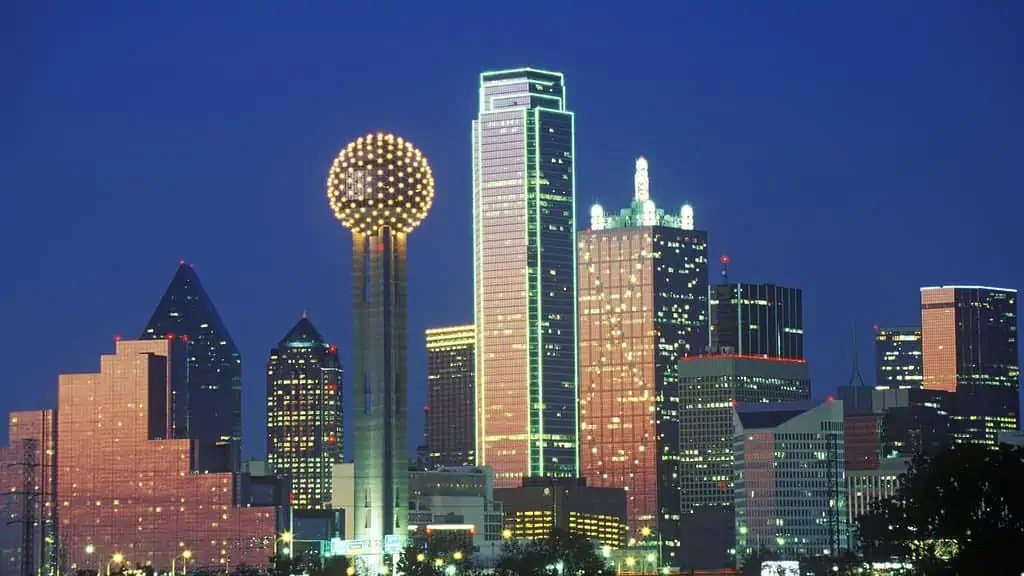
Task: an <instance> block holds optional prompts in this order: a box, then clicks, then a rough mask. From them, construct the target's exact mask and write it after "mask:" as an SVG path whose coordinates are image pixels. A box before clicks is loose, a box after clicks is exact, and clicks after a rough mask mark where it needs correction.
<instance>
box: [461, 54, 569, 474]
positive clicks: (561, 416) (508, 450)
mask: <svg viewBox="0 0 1024 576" xmlns="http://www.w3.org/2000/svg"><path fill="white" fill-rule="evenodd" d="M573 125H574V119H573V113H572V112H571V111H569V110H568V109H567V108H566V104H565V79H564V78H563V76H562V75H561V74H559V73H556V72H546V71H542V70H534V69H530V68H521V69H516V70H502V71H496V72H485V73H484V74H482V75H481V76H480V108H479V114H478V116H477V118H476V120H474V121H473V131H472V140H473V270H474V278H473V281H474V306H475V315H474V316H475V325H476V328H477V342H476V386H477V394H476V417H477V427H476V429H477V438H476V443H477V448H476V459H477V464H479V465H488V466H491V467H492V468H493V469H494V479H495V480H494V481H495V486H497V487H512V486H518V485H519V483H520V480H521V479H522V478H523V477H527V476H536V477H555V478H571V477H575V476H576V475H577V470H578V469H579V453H578V445H577V432H578V422H577V409H578V407H577V397H578V391H577V377H576V347H577V345H576V221H575V194H574V190H575V150H574V148H575V142H574V139H573ZM524 271H525V274H524Z"/></svg>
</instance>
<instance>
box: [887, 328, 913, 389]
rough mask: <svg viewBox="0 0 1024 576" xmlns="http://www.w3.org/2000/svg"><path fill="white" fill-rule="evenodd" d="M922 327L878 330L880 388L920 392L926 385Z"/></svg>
mask: <svg viewBox="0 0 1024 576" xmlns="http://www.w3.org/2000/svg"><path fill="white" fill-rule="evenodd" d="M921 338H922V334H921V327H920V326H876V327H875V367H876V383H877V384H876V385H877V386H880V387H884V388H920V387H921V383H922V382H923V381H924V360H923V354H922V351H921Z"/></svg>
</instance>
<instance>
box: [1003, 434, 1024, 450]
mask: <svg viewBox="0 0 1024 576" xmlns="http://www.w3.org/2000/svg"><path fill="white" fill-rule="evenodd" d="M999 443H1000V444H1004V445H1006V446H1016V447H1022V446H1024V432H1022V431H1020V430H1018V431H1016V432H1000V433H999Z"/></svg>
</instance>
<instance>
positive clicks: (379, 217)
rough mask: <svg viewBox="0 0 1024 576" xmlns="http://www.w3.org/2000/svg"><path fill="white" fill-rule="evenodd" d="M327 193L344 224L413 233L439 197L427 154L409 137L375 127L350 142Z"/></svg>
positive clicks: (367, 230)
mask: <svg viewBox="0 0 1024 576" xmlns="http://www.w3.org/2000/svg"><path fill="white" fill-rule="evenodd" d="M327 198H328V200H330V202H331V210H333V211H334V216H335V218H337V219H338V220H340V221H341V224H342V226H345V227H346V228H349V229H351V230H352V232H355V233H359V234H376V233H377V232H378V231H380V230H381V229H383V228H385V227H390V228H391V229H392V230H394V231H396V232H399V233H403V234H408V233H409V232H411V231H412V230H413V229H414V228H416V226H419V224H420V222H422V221H423V219H424V218H425V217H426V216H427V211H428V210H430V206H431V204H433V202H434V175H433V173H432V172H431V170H430V164H428V163H427V158H426V156H424V155H423V154H422V153H421V152H420V151H419V150H417V149H416V147H415V146H413V145H412V144H411V143H410V142H409V141H408V140H404V139H402V138H400V137H398V136H395V135H393V134H384V133H380V132H378V133H376V134H369V135H366V136H363V137H361V138H357V139H356V140H355V141H353V142H349V143H348V145H347V146H345V147H344V148H342V150H341V152H339V153H338V157H337V158H335V159H334V163H333V164H332V165H331V171H330V174H328V176H327Z"/></svg>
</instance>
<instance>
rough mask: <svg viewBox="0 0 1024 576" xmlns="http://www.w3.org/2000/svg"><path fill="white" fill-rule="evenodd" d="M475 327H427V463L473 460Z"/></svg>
mask: <svg viewBox="0 0 1024 576" xmlns="http://www.w3.org/2000/svg"><path fill="white" fill-rule="evenodd" d="M475 349H476V331H475V330H474V328H473V326H472V325H470V326H448V327H443V328H430V329H428V330H427V411H426V423H427V458H426V460H427V464H428V465H430V466H469V465H471V464H473V463H474V462H475V460H476V458H475V456H474V450H475V448H476V419H475V418H474V413H473V398H474V394H475V387H474V385H473V380H474V378H475V374H474V371H475V361H476V360H475V358H476V355H475V354H474V351H475Z"/></svg>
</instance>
